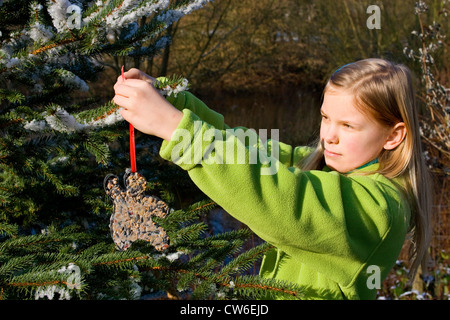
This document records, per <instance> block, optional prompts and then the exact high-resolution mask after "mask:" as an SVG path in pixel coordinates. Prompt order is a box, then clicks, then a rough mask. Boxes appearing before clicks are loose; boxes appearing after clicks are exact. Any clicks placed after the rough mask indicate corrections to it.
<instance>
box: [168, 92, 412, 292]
mask: <svg viewBox="0 0 450 320" xmlns="http://www.w3.org/2000/svg"><path fill="white" fill-rule="evenodd" d="M187 99H191V98H190V97H189V98H187ZM192 99H194V98H192ZM185 101H187V102H188V103H192V104H197V103H198V102H196V101H195V100H192V101H189V100H185ZM182 109H183V108H182ZM193 111H196V112H199V113H201V114H202V117H199V116H197V115H196V114H195V113H194V112H193ZM203 112H204V111H203V105H200V106H199V105H191V106H190V107H189V108H188V109H186V108H185V109H183V113H184V115H183V118H182V120H181V122H180V124H179V126H178V129H177V130H176V131H175V133H174V135H173V136H172V139H171V140H170V141H163V144H162V146H161V150H160V155H161V156H162V157H163V158H164V159H167V160H170V161H172V162H174V163H176V164H178V165H179V166H180V167H181V168H183V169H185V170H187V171H188V173H189V175H190V177H191V179H192V180H193V181H194V183H195V184H196V185H197V186H198V187H199V188H200V189H201V190H202V191H203V192H204V193H205V194H206V195H207V196H209V197H210V198H211V199H213V200H214V201H216V202H217V203H218V204H219V205H220V206H222V207H223V208H224V209H225V210H226V211H227V212H228V213H229V214H230V215H232V216H234V217H235V218H236V219H238V220H240V221H241V222H243V223H244V224H246V225H247V226H248V227H249V228H250V229H252V230H253V231H254V232H255V233H256V234H257V235H258V236H259V237H261V238H262V239H263V240H265V241H267V242H269V243H271V244H273V245H275V246H276V247H278V248H279V249H280V250H282V251H284V252H286V253H287V254H289V255H290V256H292V257H293V258H295V259H298V260H299V261H302V263H308V264H309V266H310V267H312V268H314V269H315V270H317V271H318V272H321V273H323V274H326V275H328V276H329V277H330V278H331V279H333V280H335V281H337V282H339V283H343V284H349V283H350V282H351V281H352V279H353V278H354V276H355V274H356V273H357V272H359V271H360V268H361V265H362V264H363V263H364V262H365V261H367V259H368V258H369V257H370V256H371V255H372V254H373V253H374V251H375V250H376V248H377V247H378V246H379V245H380V243H381V242H382V241H383V239H385V238H386V236H387V234H388V232H389V231H390V230H391V229H392V225H393V217H392V215H395V213H396V212H398V209H399V201H398V200H399V199H398V192H397V190H396V189H395V188H393V187H392V186H391V185H390V184H388V183H385V181H384V180H383V177H382V176H379V175H375V176H359V175H355V176H352V177H350V176H344V175H341V174H339V173H337V172H325V171H316V170H312V171H302V170H300V169H297V168H293V167H291V165H292V162H293V160H294V158H299V157H301V156H302V154H305V150H304V149H302V148H295V149H294V150H293V149H292V147H290V146H288V145H284V144H280V143H277V142H272V144H271V145H268V144H265V143H262V142H261V141H260V140H259V139H258V137H257V135H256V132H254V131H252V130H249V131H248V135H247V136H246V137H245V139H242V137H240V136H239V134H238V133H236V131H233V132H231V131H230V130H228V132H227V130H226V129H227V128H228V127H227V126H225V125H224V123H223V117H217V118H214V117H216V115H214V116H213V115H212V114H210V113H209V111H207V112H206V111H205V113H203ZM209 117H211V118H209ZM213 118H214V119H213ZM207 120H208V121H209V122H207ZM213 123H214V125H215V126H216V127H215V126H214V125H213ZM224 129H225V130H224ZM233 133H234V134H233ZM227 150H232V151H233V152H227ZM274 150H275V151H276V152H274ZM269 151H270V152H269ZM239 153H241V154H244V155H245V158H246V159H247V162H246V163H241V162H239V161H238V160H239ZM255 153H256V154H257V156H258V157H257V158H258V159H257V161H256V162H254V161H253V162H252V156H253V155H254V154H255ZM296 160H298V159H296ZM402 232H403V231H402ZM402 232H399V237H401V236H404V232H403V234H401V233H402ZM394 259H395V258H394ZM330 272H331V274H330Z"/></svg>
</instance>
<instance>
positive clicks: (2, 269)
mask: <svg viewBox="0 0 450 320" xmlns="http://www.w3.org/2000/svg"><path fill="white" fill-rule="evenodd" d="M215 206H216V204H215V203H213V202H211V201H202V202H199V203H195V204H193V205H192V206H190V207H189V208H186V209H185V210H176V211H174V212H172V213H171V214H170V215H169V216H168V217H167V218H166V219H161V221H158V222H159V223H160V225H161V226H163V227H164V228H165V230H166V231H167V232H168V234H169V237H170V239H171V244H170V248H169V249H167V251H164V252H162V253H161V252H157V251H156V250H155V249H154V248H153V247H152V246H151V245H149V244H147V243H144V242H142V241H141V242H136V243H133V245H132V247H131V248H130V249H128V250H127V251H117V250H115V248H114V245H113V244H112V242H111V240H110V238H109V236H108V235H107V233H106V232H105V230H102V228H97V229H94V230H91V231H89V232H86V231H85V230H83V229H81V228H80V227H76V226H70V227H66V228H64V229H59V228H57V227H53V226H50V227H49V228H48V229H47V230H46V232H45V233H42V234H35V235H29V236H19V235H18V233H17V230H18V228H14V226H12V225H0V234H3V236H2V237H1V238H0V299H42V298H44V299H96V300H97V299H98V300H101V299H140V298H144V299H154V298H158V299H161V298H165V299H168V298H170V299H175V298H177V299H179V298H183V299H231V298H233V299H236V298H240V299H248V298H251V299H256V298H258V297H266V298H267V297H274V296H278V297H280V296H285V298H291V299H295V298H297V299H298V298H300V297H301V296H302V291H301V290H300V288H298V287H296V286H294V285H291V284H288V283H282V282H279V281H275V280H270V279H260V278H259V277H257V276H253V275H243V274H245V271H246V270H248V269H249V268H250V267H251V265H252V264H253V263H254V262H255V261H256V260H257V259H259V258H260V257H261V255H262V253H264V252H265V251H267V250H269V249H270V248H271V246H270V245H268V244H266V243H265V244H261V245H258V246H256V247H254V248H252V249H250V250H247V251H242V246H243V244H244V243H245V241H246V240H247V239H248V237H249V236H250V235H251V234H252V233H251V232H250V231H249V230H248V229H240V230H237V231H228V232H223V233H220V234H215V235H208V234H207V233H206V230H207V229H208V226H207V225H206V224H205V223H204V222H201V221H199V218H200V217H201V216H204V215H205V213H207V212H208V211H209V210H211V208H213V207H215Z"/></svg>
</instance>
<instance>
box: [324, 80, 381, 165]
mask: <svg viewBox="0 0 450 320" xmlns="http://www.w3.org/2000/svg"><path fill="white" fill-rule="evenodd" d="M320 111H321V114H322V123H321V126H320V139H321V142H322V144H323V147H324V156H325V163H326V164H327V166H328V167H330V168H331V169H333V170H336V171H338V172H341V173H345V172H349V171H352V170H354V169H356V168H358V167H360V166H362V165H364V164H366V163H367V162H369V161H372V160H374V159H376V158H377V157H378V155H379V154H380V152H381V151H382V150H383V148H384V146H385V144H386V141H387V140H388V137H389V134H390V132H389V130H387V129H386V128H384V127H383V126H381V125H380V124H378V123H377V122H375V120H373V119H371V118H369V116H368V115H365V114H363V113H361V111H359V110H358V109H357V108H356V106H355V103H354V96H353V95H351V94H349V93H347V92H345V91H339V90H334V89H333V90H327V91H326V93H325V95H324V100H323V104H322V108H321V110H320Z"/></svg>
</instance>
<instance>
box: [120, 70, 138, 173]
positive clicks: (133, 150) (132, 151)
mask: <svg viewBox="0 0 450 320" xmlns="http://www.w3.org/2000/svg"><path fill="white" fill-rule="evenodd" d="M122 79H123V80H124V81H125V75H124V73H123V66H122ZM130 162H131V172H136V147H135V143H134V127H133V125H132V124H131V123H130Z"/></svg>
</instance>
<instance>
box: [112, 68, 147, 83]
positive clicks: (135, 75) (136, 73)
mask: <svg viewBox="0 0 450 320" xmlns="http://www.w3.org/2000/svg"><path fill="white" fill-rule="evenodd" d="M123 75H124V76H125V79H138V80H144V81H146V82H148V83H150V84H153V82H154V81H155V78H153V77H151V76H149V75H148V74H146V73H145V72H143V71H141V70H139V69H136V68H131V69H130V70H128V71H126V72H125V73H124V74H123ZM119 80H122V75H120V76H118V77H117V81H119Z"/></svg>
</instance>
